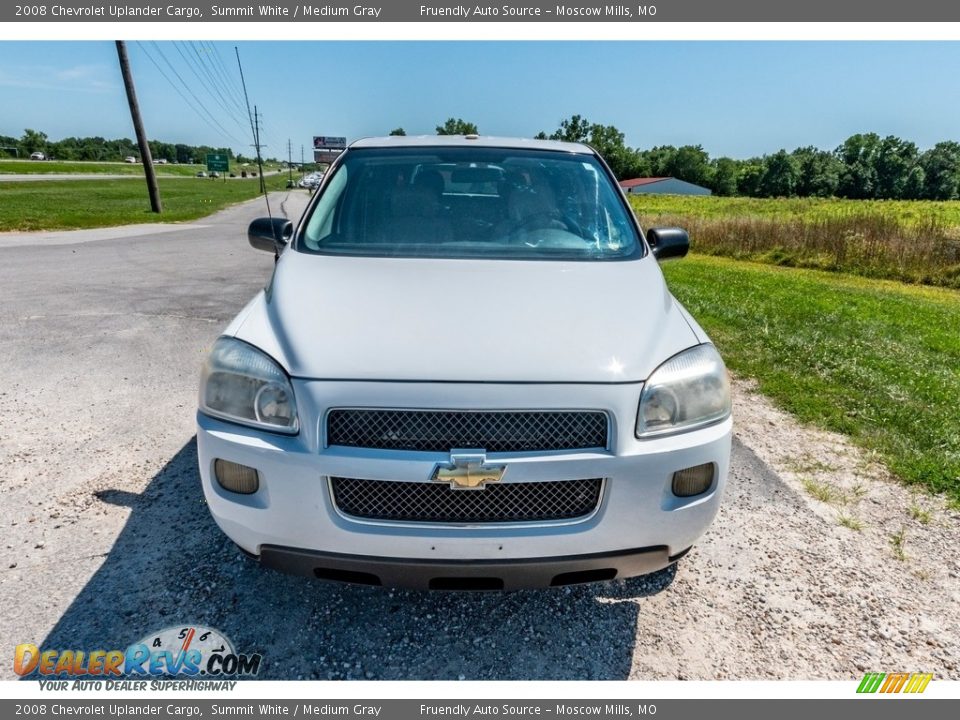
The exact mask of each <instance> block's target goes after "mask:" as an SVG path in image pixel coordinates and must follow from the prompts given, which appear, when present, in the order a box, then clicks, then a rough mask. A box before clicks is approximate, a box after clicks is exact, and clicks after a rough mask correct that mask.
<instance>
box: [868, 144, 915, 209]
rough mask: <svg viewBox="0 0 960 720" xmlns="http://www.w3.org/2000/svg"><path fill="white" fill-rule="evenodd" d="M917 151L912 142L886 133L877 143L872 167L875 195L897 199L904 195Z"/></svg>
mask: <svg viewBox="0 0 960 720" xmlns="http://www.w3.org/2000/svg"><path fill="white" fill-rule="evenodd" d="M918 155H919V153H918V152H917V146H916V145H914V144H913V143H912V142H909V141H906V140H901V139H900V138H898V137H895V136H893V135H888V136H887V137H885V138H884V139H883V140H881V141H880V143H879V144H878V145H877V152H876V158H875V160H874V169H875V171H876V175H877V185H876V191H875V193H874V196H875V197H878V198H883V199H888V200H889V199H893V200H898V199H900V198H903V197H906V194H905V193H906V189H907V182H908V179H909V178H910V175H911V172H912V171H913V168H914V167H915V166H916V165H917V159H918Z"/></svg>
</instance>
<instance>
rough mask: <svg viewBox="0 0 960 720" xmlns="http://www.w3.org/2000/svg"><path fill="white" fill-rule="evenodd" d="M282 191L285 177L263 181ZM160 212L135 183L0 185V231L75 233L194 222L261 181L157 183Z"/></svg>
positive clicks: (250, 193) (254, 191)
mask: <svg viewBox="0 0 960 720" xmlns="http://www.w3.org/2000/svg"><path fill="white" fill-rule="evenodd" d="M266 181H267V188H268V189H269V190H281V189H283V188H284V187H285V185H286V182H287V176H286V175H282V174H281V175H270V176H268V177H267V178H266ZM159 185H160V195H161V197H162V198H163V213H162V214H160V215H156V214H154V213H152V212H150V202H149V200H148V199H147V189H146V186H145V185H144V183H143V182H136V181H134V180H125V179H115V180H59V181H46V180H37V181H34V182H19V183H18V182H0V231H7V230H74V229H80V228H95V227H109V226H112V225H132V224H136V223H148V222H183V221H187V220H196V219H197V218H200V217H203V216H205V215H209V214H211V213H214V212H216V211H218V210H221V209H222V208H224V207H226V206H228V205H232V204H234V203H238V202H242V201H244V200H249V199H251V198H254V197H256V196H257V195H258V194H259V192H260V181H259V178H231V179H228V180H222V179H217V180H214V179H210V178H193V179H185V178H171V177H166V178H164V177H161V178H159Z"/></svg>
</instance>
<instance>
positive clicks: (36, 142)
mask: <svg viewBox="0 0 960 720" xmlns="http://www.w3.org/2000/svg"><path fill="white" fill-rule="evenodd" d="M46 151H47V134H46V133H43V132H39V131H37V130H31V129H30V128H27V129H26V130H24V131H23V137H21V138H20V153H21V154H23V155H30V153H35V152H46Z"/></svg>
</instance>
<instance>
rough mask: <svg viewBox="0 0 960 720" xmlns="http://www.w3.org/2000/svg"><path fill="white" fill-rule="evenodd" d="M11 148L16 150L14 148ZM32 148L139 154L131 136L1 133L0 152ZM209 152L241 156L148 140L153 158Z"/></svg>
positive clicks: (66, 156) (85, 155)
mask: <svg viewBox="0 0 960 720" xmlns="http://www.w3.org/2000/svg"><path fill="white" fill-rule="evenodd" d="M14 149H15V150H16V152H13V150H14ZM35 152H42V153H43V154H44V155H46V156H47V157H48V158H56V159H57V160H91V161H99V162H116V161H118V160H123V159H124V158H126V157H129V156H131V155H132V156H134V157H137V158H139V157H140V149H139V148H138V147H137V143H136V142H135V141H134V140H131V139H130V138H117V139H115V140H107V139H105V138H102V137H84V138H78V137H68V138H64V139H63V140H51V139H50V138H48V137H47V134H46V133H43V132H40V131H39V130H33V129H30V128H28V129H27V130H25V131H24V133H23V135H22V136H21V137H19V138H14V137H10V136H9V135H0V154H6V155H8V156H14V155H18V156H19V157H22V158H28V157H30V155H31V154H32V153H35ZM208 153H220V154H226V155H227V156H228V157H229V158H230V159H231V160H233V159H236V160H238V161H239V160H240V159H241V158H234V154H233V150H231V149H230V148H213V147H209V146H207V145H186V144H184V143H168V142H161V141H159V140H151V141H150V154H151V155H152V156H153V159H154V160H166V161H167V162H170V163H191V162H194V163H203V162H205V160H206V156H207V154H208Z"/></svg>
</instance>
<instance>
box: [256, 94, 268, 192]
mask: <svg viewBox="0 0 960 720" xmlns="http://www.w3.org/2000/svg"><path fill="white" fill-rule="evenodd" d="M253 142H254V147H255V148H256V149H257V169H258V170H259V171H260V192H261V193H262V194H264V195H266V194H267V183H266V182H265V181H264V179H263V157H262V156H261V155H260V148H261V147H262V146H261V145H260V113H259V112H257V106H256V105H254V106H253Z"/></svg>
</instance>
